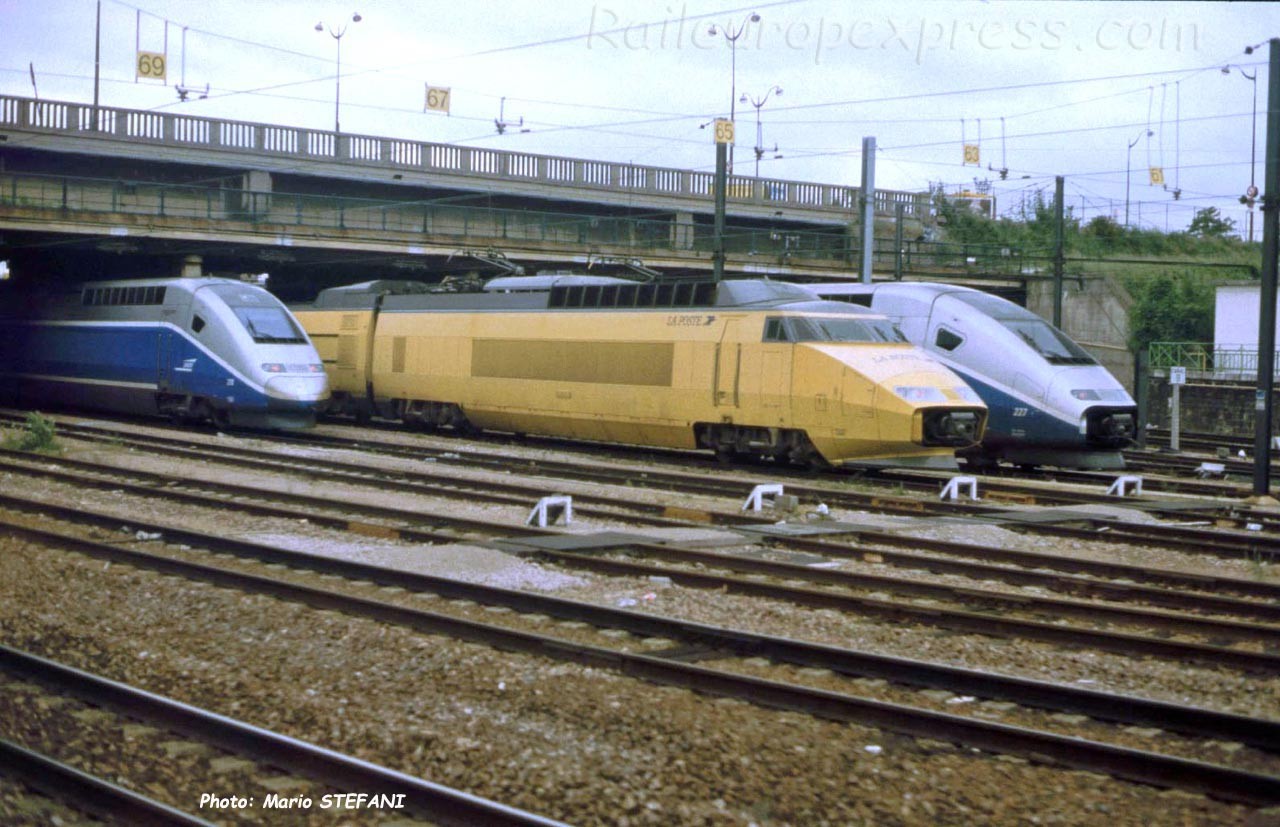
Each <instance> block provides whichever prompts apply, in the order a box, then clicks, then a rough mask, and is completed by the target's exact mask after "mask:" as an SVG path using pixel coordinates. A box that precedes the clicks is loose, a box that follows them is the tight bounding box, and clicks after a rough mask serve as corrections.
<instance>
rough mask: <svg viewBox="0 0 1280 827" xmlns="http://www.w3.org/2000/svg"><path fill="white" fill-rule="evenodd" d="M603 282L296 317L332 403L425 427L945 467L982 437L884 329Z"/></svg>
mask: <svg viewBox="0 0 1280 827" xmlns="http://www.w3.org/2000/svg"><path fill="white" fill-rule="evenodd" d="M601 281H603V282H604V283H602V284H599V285H594V286H593V285H588V287H587V288H584V289H596V288H597V287H599V288H607V289H606V290H604V292H597V293H585V294H575V293H568V294H566V293H565V290H567V289H568V288H561V289H560V290H561V292H559V293H557V292H556V290H555V289H552V288H548V289H543V290H541V291H535V290H516V291H513V292H511V293H504V294H494V293H487V294H477V295H474V296H470V297H468V296H458V295H440V296H420V295H411V296H397V295H386V296H384V295H381V294H380V293H378V291H377V290H376V289H375V288H369V289H367V290H366V291H365V292H366V293H368V294H369V295H368V296H367V297H366V300H365V305H366V306H365V307H358V306H357V305H359V304H360V300H359V299H357V298H356V297H355V296H356V295H358V294H359V293H360V292H361V291H360V290H359V289H356V290H354V291H353V290H351V289H350V288H348V289H346V291H345V292H344V291H342V290H340V291H338V292H337V293H336V294H334V295H332V296H330V297H325V296H323V295H322V297H321V300H319V301H318V302H317V303H316V304H315V305H314V306H311V307H300V308H295V311H296V312H297V314H298V318H299V319H300V321H301V322H302V324H303V325H304V326H305V327H306V328H307V329H308V331H309V332H310V333H311V335H312V338H313V339H314V340H315V341H316V342H317V346H318V347H319V349H320V352H321V354H322V356H323V357H324V360H325V364H326V366H327V367H328V368H329V371H330V374H331V376H332V377H333V387H334V390H335V393H336V394H340V395H342V397H343V398H344V400H345V401H343V402H342V403H341V407H342V408H343V409H346V410H352V409H363V410H365V411H366V412H376V413H383V414H391V415H394V416H396V417H397V418H400V419H403V420H406V421H412V422H420V423H424V424H427V425H438V424H448V425H453V426H455V427H474V428H479V429H485V430H498V431H511V432H517V433H539V434H547V435H553V436H565V437H571V438H575V439H588V440H599V441H607V442H618V443H626V444H633V445H648V446H655V447H668V448H696V447H703V448H710V449H712V450H715V451H716V452H717V453H718V454H722V455H733V454H751V455H759V456H770V457H774V458H777V459H780V460H790V461H798V462H825V463H830V464H833V465H840V464H855V463H856V464H865V465H898V464H920V465H942V466H946V465H951V466H953V465H954V456H953V454H954V450H955V446H956V445H958V444H970V443H971V442H973V441H974V440H975V439H976V438H977V437H978V435H979V434H980V431H981V427H982V420H983V418H984V416H985V409H984V408H983V406H982V404H981V403H980V402H979V401H977V399H976V397H975V396H973V395H972V394H971V393H970V392H969V391H968V389H967V388H964V387H963V382H961V381H960V380H959V379H957V378H956V377H955V375H954V374H952V373H951V372H950V371H947V370H946V369H945V368H940V367H939V366H938V365H937V363H936V362H934V361H932V360H929V359H928V358H927V357H925V356H924V355H923V354H922V353H921V352H920V351H919V350H918V349H917V348H914V347H912V346H910V345H908V344H906V343H904V342H902V341H900V340H898V339H897V337H896V334H895V333H893V331H892V329H891V328H890V327H889V326H888V325H887V324H885V323H884V322H883V320H878V321H876V320H872V321H870V322H865V321H864V322H858V323H857V324H856V325H854V324H852V323H849V322H848V319H845V318H843V317H847V316H850V315H851V314H850V311H849V309H848V308H845V307H841V306H839V305H827V306H826V310H825V313H824V312H821V309H820V308H818V309H815V308H814V307H810V306H808V305H813V304H816V303H814V302H813V300H812V299H813V297H812V296H811V295H809V294H808V293H806V292H803V291H794V290H792V291H782V292H783V297H782V298H780V297H779V291H780V290H782V287H781V286H773V285H770V286H769V287H768V288H767V289H763V292H762V288H759V287H757V286H754V285H757V284H760V283H738V284H735V285H734V286H733V288H731V289H729V290H726V289H725V286H724V285H720V286H719V287H717V286H715V285H703V286H694V285H688V284H686V285H682V286H681V287H680V288H678V289H679V290H685V291H686V292H687V295H684V296H683V300H681V296H682V294H680V293H678V292H673V293H672V294H671V295H670V296H669V297H668V301H669V302H670V303H669V304H663V305H658V306H654V305H656V304H657V303H658V302H659V301H662V300H663V296H662V294H661V293H658V292H656V289H657V288H656V287H655V286H654V285H636V284H631V283H618V284H617V285H614V284H610V283H609V282H612V281H614V280H601ZM503 284H504V286H507V287H510V286H512V285H515V286H517V287H518V286H519V284H520V282H519V281H518V280H509V279H508V280H503ZM765 284H768V283H765ZM644 288H654V291H653V292H648V293H646V292H643V289H644ZM735 291H736V295H737V296H738V297H739V299H738V300H735V299H734V298H733V296H734V295H735ZM744 293H745V294H749V295H751V296H752V297H753V300H752V302H750V303H745V302H742V301H741V300H740V297H741V296H742V295H743V294H744ZM726 294H728V295H729V298H728V299H726ZM761 296H763V297H764V298H761ZM646 301H647V302H648V304H647V305H645V304H644V302H646ZM743 304H749V305H750V306H742V305H743ZM343 305H348V306H343ZM864 315H866V316H867V317H868V318H870V314H864ZM370 326H371V327H372V330H373V334H372V336H368V335H366V331H368V330H369V329H370ZM850 331H853V332H854V333H856V334H857V335H856V336H855V335H852V334H851V333H850ZM846 334H848V335H846ZM832 336H834V337H835V338H834V339H832V338H831V337H832ZM842 336H843V337H844V338H843V339H842V338H841V337H842ZM926 387H927V388H928V390H929V394H927V397H928V398H927V399H913V398H911V396H910V394H909V393H908V394H906V395H903V394H898V393H895V390H894V389H895V388H897V389H899V390H901V389H903V388H911V389H920V388H926ZM957 388H962V389H963V390H962V391H957V390H956V389H957ZM966 394H968V396H967V398H966V396H965V395H966ZM934 409H936V410H934ZM948 415H951V416H952V418H951V419H947V416H948Z"/></svg>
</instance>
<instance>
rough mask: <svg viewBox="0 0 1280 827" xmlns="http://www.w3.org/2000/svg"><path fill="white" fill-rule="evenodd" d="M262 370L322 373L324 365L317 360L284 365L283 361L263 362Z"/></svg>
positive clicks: (270, 371)
mask: <svg viewBox="0 0 1280 827" xmlns="http://www.w3.org/2000/svg"><path fill="white" fill-rule="evenodd" d="M262 370H263V372H265V373H324V365H323V364H321V363H319V362H310V363H307V364H296V365H286V364H284V363H283V362H263V363H262Z"/></svg>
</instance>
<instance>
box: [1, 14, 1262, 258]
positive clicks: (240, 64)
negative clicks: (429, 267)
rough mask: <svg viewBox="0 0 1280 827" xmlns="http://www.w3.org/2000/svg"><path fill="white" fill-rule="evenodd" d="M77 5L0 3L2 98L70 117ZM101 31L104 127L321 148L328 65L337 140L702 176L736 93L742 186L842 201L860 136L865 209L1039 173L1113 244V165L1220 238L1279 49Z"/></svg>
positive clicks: (84, 94) (1148, 219)
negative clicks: (828, 193)
mask: <svg viewBox="0 0 1280 827" xmlns="http://www.w3.org/2000/svg"><path fill="white" fill-rule="evenodd" d="M96 7H97V3H96V0H0V93H4V94H11V95H22V96H31V95H32V94H33V93H34V92H36V91H38V94H39V97H41V98H45V99H57V100H67V101H77V102H89V101H92V99H93V75H94V17H95V9H96ZM354 12H358V13H359V14H360V16H361V18H362V19H361V20H360V21H359V22H358V23H357V22H352V20H351V17H352V14H353V13H354ZM753 13H755V14H758V15H759V20H758V22H753V21H751V20H750V17H751V15H752V14H753ZM101 14H102V29H101V30H102V35H101V44H102V53H101V54H102V56H101V68H100V72H101V86H100V90H101V92H100V94H101V102H102V103H103V104H104V105H108V106H122V107H131V108H139V109H154V110H158V111H165V112H183V113H187V114H191V115H202V116H210V117H221V118H232V119H239V120H246V121H262V122H269V123H283V124H289V125H297V126H303V127H309V128H315V129H332V128H333V126H334V95H335V86H336V84H335V77H336V71H335V67H336V57H337V48H336V47H337V46H338V44H339V42H340V44H341V50H342V52H341V57H342V63H341V66H342V71H341V101H342V103H341V113H340V114H341V125H342V131H343V132H348V133H360V134H368V135H384V136H393V137H403V138H413V139H418V140H425V141H439V142H451V143H462V144H467V145H472V146H486V147H493V148H500V149H510V150H520V151H528V152H538V153H546V154H552V155H566V156H572V157H588V158H597V159H604V160H611V161H630V162H635V163H641V164H650V165H656V166H673V167H682V168H695V169H711V168H712V167H713V165H714V147H713V144H712V135H711V129H709V128H708V129H700V128H699V127H700V125H702V124H704V123H706V122H707V121H708V120H710V119H712V118H714V117H727V116H728V115H729V113H730V103H731V101H733V100H734V99H735V97H737V98H741V97H742V96H743V95H746V96H747V97H748V100H747V102H745V103H742V102H739V103H736V104H735V105H734V108H735V109H736V113H735V115H736V120H737V135H738V139H737V146H736V149H735V153H734V156H735V166H734V171H735V172H736V173H737V174H747V175H751V174H755V166H756V158H755V156H756V152H755V151H754V148H755V147H756V146H757V145H759V146H762V148H763V149H765V150H766V151H765V152H764V153H763V159H762V160H761V162H760V170H759V174H760V175H762V176H766V177H774V178H784V179H791V180H806V181H819V182H823V183H839V184H853V185H856V184H857V183H858V181H859V178H860V164H861V144H862V138H863V137H864V136H874V137H875V138H876V141H877V145H878V148H879V151H878V153H877V184H878V185H879V186H880V187H882V188H889V189H906V190H923V189H926V188H927V187H928V186H929V185H930V183H931V182H942V183H944V184H945V185H946V186H947V188H948V189H950V190H956V189H960V188H964V189H969V190H973V189H974V188H975V186H978V185H979V184H975V179H977V181H978V182H979V183H980V182H982V181H989V182H990V185H991V186H992V187H993V188H994V190H995V192H996V193H997V195H998V196H999V203H1000V206H1001V209H1002V211H1006V210H1008V209H1010V208H1013V207H1016V206H1017V205H1018V204H1019V203H1021V202H1022V200H1023V199H1024V198H1026V197H1029V196H1030V195H1031V194H1033V193H1034V192H1035V191H1036V190H1037V189H1042V190H1044V191H1045V192H1046V193H1048V194H1049V195H1050V196H1051V195H1052V190H1053V176H1054V175H1059V174H1061V175H1065V176H1066V182H1067V183H1066V186H1067V202H1068V204H1069V205H1070V206H1071V207H1072V208H1073V209H1074V210H1075V212H1076V214H1077V215H1081V214H1083V217H1084V218H1085V219H1086V220H1087V219H1089V218H1092V217H1094V216H1096V215H1099V214H1107V215H1112V216H1114V217H1115V218H1116V219H1117V220H1119V221H1123V220H1124V217H1125V201H1126V193H1125V189H1126V188H1125V180H1126V165H1128V166H1130V167H1131V169H1132V172H1131V177H1130V179H1129V180H1130V182H1131V189H1130V195H1129V202H1130V207H1129V210H1130V220H1131V222H1132V223H1135V224H1136V223H1137V222H1138V221H1139V214H1140V216H1141V222H1142V224H1143V225H1144V226H1148V227H1154V228H1158V229H1166V228H1167V229H1170V230H1176V229H1181V228H1183V227H1185V226H1186V223H1187V221H1188V220H1189V219H1190V217H1191V215H1192V213H1193V211H1194V210H1195V209H1198V208H1201V207H1204V206H1216V207H1218V208H1219V209H1221V210H1222V211H1223V213H1224V214H1226V215H1227V216H1228V217H1231V218H1233V219H1235V220H1236V222H1237V225H1238V226H1239V227H1240V228H1241V229H1242V230H1243V229H1244V227H1245V215H1246V214H1247V211H1246V210H1245V208H1244V207H1242V206H1241V205H1240V204H1239V203H1238V201H1237V199H1238V197H1239V196H1240V195H1241V194H1243V193H1244V191H1245V189H1246V188H1247V187H1248V186H1249V181H1250V170H1251V161H1250V159H1251V149H1250V125H1251V118H1252V113H1253V110H1254V104H1253V91H1254V84H1253V83H1252V82H1250V80H1248V78H1247V77H1245V75H1244V74H1242V72H1241V70H1242V69H1243V70H1244V71H1245V72H1247V73H1249V74H1254V73H1255V72H1257V84H1256V85H1257V93H1258V107H1259V111H1258V131H1257V143H1258V146H1257V151H1256V162H1257V167H1256V174H1255V177H1256V179H1257V182H1258V186H1259V188H1261V182H1262V177H1263V175H1262V160H1263V158H1262V147H1263V145H1264V143H1265V110H1266V98H1267V93H1266V83H1267V69H1266V61H1267V59H1268V48H1267V46H1266V45H1265V43H1264V42H1265V41H1266V40H1267V39H1268V38H1270V37H1273V36H1280V4H1271V3H1229V4H1219V3H1173V2H1149V3H1148V2H1143V3H1103V2H1072V3H1053V2H1000V1H999V0H991V2H980V0H965V1H964V2H907V1H906V0H898V1H897V2H836V1H835V0H792V1H791V2H772V3H770V2H765V3H757V4H754V5H747V4H743V3H741V2H739V0H660V1H659V2H642V0H600V2H592V1H591V0H560V1H559V2H555V3H537V4H535V3H532V2H516V0H470V2H461V3H460V2H453V0H450V2H437V0H354V2H352V1H351V0H341V2H339V0H306V2H302V1H301V0H275V1H274V2H262V0H258V1H257V2H250V1H249V0H200V1H199V2H197V1H196V0H133V2H123V1H122V0H101ZM317 22H323V24H324V25H325V26H326V27H329V28H327V29H326V31H324V32H317V31H316V30H315V26H316V23H317ZM712 24H714V25H715V26H716V27H717V33H716V34H710V33H709V32H708V29H709V27H710V26H711V25H712ZM344 26H345V27H346V29H345V34H344V35H343V37H342V39H341V41H335V40H334V38H333V37H331V35H330V33H329V31H330V29H331V30H333V31H338V30H341V29H342V27H344ZM726 31H727V32H729V33H733V32H740V33H741V34H740V36H739V37H738V39H737V40H736V41H734V44H736V45H735V46H733V47H731V45H730V42H729V41H728V40H727V39H726V37H725V36H724V33H725V32H726ZM166 40H167V45H166ZM1260 43H1263V44H1264V45H1263V46H1262V48H1260V49H1258V51H1256V52H1255V53H1254V54H1252V55H1246V54H1245V47H1246V46H1255V45H1258V44H1260ZM184 44H185V45H184ZM137 49H141V50H143V51H152V52H165V53H167V56H168V67H167V79H166V81H165V82H161V81H158V80H142V81H135V78H134V74H135V72H134V63H135V61H134V55H135V51H136V50H137ZM735 58H736V61H735ZM734 62H736V67H737V68H736V73H734V72H731V66H732V65H733V63H734ZM1228 66H1229V67H1232V68H1230V73H1229V74H1224V73H1223V71H1222V69H1223V67H1228ZM32 69H34V76H35V87H36V89H35V90H33V84H32ZM179 84H181V85H184V86H186V87H188V88H190V89H193V90H196V91H194V92H193V93H192V94H191V95H190V96H189V98H190V99H189V100H188V101H186V102H180V101H179V100H178V95H177V93H176V91H175V88H174V87H175V86H176V85H179ZM427 84H430V85H432V86H438V87H448V88H449V89H450V90H451V106H450V108H451V112H450V114H449V115H444V114H440V113H436V112H424V111H423V108H424V89H425V86H426V85H427ZM206 85H207V86H208V90H209V91H208V97H207V99H199V98H200V96H201V95H202V94H203V93H204V90H205V88H206ZM775 86H780V87H782V90H783V92H782V94H781V95H778V94H776V93H771V92H770V90H771V89H772V88H773V87H775ZM735 87H736V95H735V94H732V93H731V88H735ZM752 99H754V100H755V101H761V100H762V99H763V103H762V105H761V106H760V107H759V109H757V108H756V106H754V105H753V102H752ZM757 112H758V114H759V116H760V120H761V129H762V134H763V141H762V142H761V143H760V144H757V138H756V135H757V130H756V116H757ZM497 119H501V120H502V121H503V122H505V123H506V124H508V126H507V127H506V129H505V131H504V133H503V134H499V133H498V130H497V129H496V127H495V120H497ZM1148 132H1149V133H1150V134H1148ZM965 143H968V144H976V145H978V146H979V148H980V162H979V164H977V165H975V164H968V165H966V164H964V153H963V144H965ZM1131 143H1132V144H1133V146H1132V148H1131V149H1130V146H1129V145H1130V144H1131ZM775 145H776V147H777V149H776V151H775V150H774V147H775ZM775 156H781V157H775ZM1151 166H1156V167H1161V168H1162V169H1163V172H1164V179H1165V186H1164V187H1161V186H1152V185H1151V184H1149V173H1148V167H1151ZM1001 169H1006V170H1007V178H1005V179H1003V180H1002V179H1001V175H1000V170H1001ZM1175 189H1180V190H1181V198H1180V199H1179V200H1175V199H1174V194H1173V190H1175ZM1256 215H1257V218H1256V219H1255V225H1256V231H1255V232H1256V237H1257V238H1259V239H1260V238H1261V213H1260V212H1259V213H1257V214H1256Z"/></svg>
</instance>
